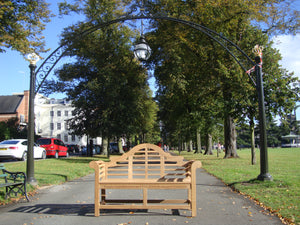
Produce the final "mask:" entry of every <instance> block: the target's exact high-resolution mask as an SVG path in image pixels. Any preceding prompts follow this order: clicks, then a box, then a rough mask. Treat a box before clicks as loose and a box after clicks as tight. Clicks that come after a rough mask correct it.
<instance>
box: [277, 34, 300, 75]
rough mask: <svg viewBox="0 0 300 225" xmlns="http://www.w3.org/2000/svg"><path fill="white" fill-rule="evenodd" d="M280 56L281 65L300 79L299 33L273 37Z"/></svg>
mask: <svg viewBox="0 0 300 225" xmlns="http://www.w3.org/2000/svg"><path fill="white" fill-rule="evenodd" d="M273 41H274V47H275V48H277V49H278V50H279V51H280V53H281V56H282V60H281V65H282V67H283V68H286V69H287V70H288V71H290V72H294V73H295V76H297V77H299V79H300V34H297V35H296V36H292V35H280V36H277V37H275V38H274V39H273Z"/></svg>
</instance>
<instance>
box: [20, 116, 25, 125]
mask: <svg viewBox="0 0 300 225" xmlns="http://www.w3.org/2000/svg"><path fill="white" fill-rule="evenodd" d="M20 123H25V116H24V115H20Z"/></svg>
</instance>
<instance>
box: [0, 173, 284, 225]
mask: <svg viewBox="0 0 300 225" xmlns="http://www.w3.org/2000/svg"><path fill="white" fill-rule="evenodd" d="M108 194H110V195H111V196H116V197H117V195H123V196H124V195H126V196H129V197H130V195H135V196H137V195H139V193H136V191H135V192H132V190H111V191H109V192H108ZM152 194H153V196H158V195H164V196H166V195H170V196H171V197H172V195H177V194H179V193H177V192H176V191H175V192H174V193H173V191H167V193H162V192H161V190H153V193H152ZM93 198H94V176H93V175H89V176H86V177H83V178H80V179H77V180H75V181H70V182H67V183H65V184H62V185H57V186H52V187H48V188H44V189H41V190H39V191H38V194H37V195H35V196H34V197H31V202H29V203H27V202H25V201H24V202H19V203H17V204H11V205H8V206H1V207H0V224H1V225H77V224H82V225H86V224H88V225H94V224H95V225H96V224H97V225H99V224H100V225H118V224H128V225H129V224H130V225H145V224H148V225H160V224H162V225H173V224H176V225H177V224H180V225H183V224H193V225H196V224H197V225H199V224H201V225H210V224H211V225H218V224H220V225H227V224H228V225H234V224H236V225H245V224H253V225H254V224H255V225H258V224H259V225H273V224H274V225H275V224H276V225H277V224H278V225H279V224H282V223H281V221H280V220H279V219H278V218H277V217H276V216H270V215H267V214H266V213H264V211H263V208H261V207H259V206H257V205H256V204H255V203H254V202H253V201H251V200H249V199H247V198H245V197H244V196H242V195H239V194H237V193H235V192H233V191H232V190H231V189H230V188H229V187H227V186H225V185H224V184H223V183H222V182H221V181H219V180H218V179H216V178H215V177H213V176H211V175H209V174H207V173H206V172H205V171H204V170H202V169H199V170H197V208H198V212H197V217H194V218H191V217H190V215H191V213H190V211H185V210H179V215H172V212H171V210H149V211H148V212H146V211H128V210H127V211H126V210H113V211H112V210H110V211H108V210H106V211H101V215H100V217H94V205H93Z"/></svg>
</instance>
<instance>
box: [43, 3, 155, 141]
mask: <svg viewBox="0 0 300 225" xmlns="http://www.w3.org/2000/svg"><path fill="white" fill-rule="evenodd" d="M120 4H121V1H113V2H112V1H103V2H102V4H101V5H98V6H99V7H96V6H95V7H94V6H93V2H90V3H88V4H86V5H84V6H83V8H82V9H80V8H76V10H79V11H80V10H82V11H83V12H84V13H86V16H87V17H88V18H90V19H94V21H93V23H97V22H101V21H103V20H104V19H106V20H107V19H108V18H106V17H107V16H109V18H110V19H112V18H114V17H115V16H116V15H117V14H120V13H121V10H120V8H119V6H120ZM66 7H67V6H66ZM68 7H69V6H68ZM71 9H72V10H73V8H71ZM99 15H103V16H100V17H99ZM93 25H94V24H91V23H88V24H82V23H78V24H76V25H74V26H72V27H68V28H66V29H65V31H64V33H63V39H62V43H65V44H66V45H67V46H68V48H67V55H68V56H73V57H75V58H76V60H75V62H73V63H69V64H65V65H63V67H62V68H60V69H59V70H57V71H56V75H57V78H58V80H52V81H49V82H48V83H47V84H46V85H45V86H47V87H50V86H51V87H52V89H49V88H47V89H46V90H45V91H47V92H49V91H50V92H52V91H61V92H65V93H66V94H67V96H68V98H69V99H70V100H72V102H73V105H74V106H75V111H74V112H75V116H74V118H73V119H71V120H70V121H69V124H70V127H71V129H72V130H73V132H74V133H76V134H77V135H78V134H79V135H82V134H87V135H89V136H90V137H96V136H102V138H103V140H107V139H108V140H109V139H111V138H119V137H122V136H128V137H130V136H131V135H134V134H143V135H145V134H146V133H147V132H148V131H149V130H150V131H152V128H154V124H155V121H156V112H157V106H156V104H155V102H154V101H153V100H152V92H151V91H150V89H149V87H148V83H147V76H146V69H145V68H144V67H142V66H141V64H140V62H138V61H137V60H136V59H134V57H133V53H132V51H131V46H132V43H131V38H132V36H133V35H134V32H132V30H131V29H130V28H129V27H127V26H125V25H123V24H113V25H110V26H109V27H105V28H102V29H101V30H98V31H95V32H93V33H91V34H89V35H86V36H84V37H82V38H80V39H78V38H77V37H78V34H80V33H81V32H82V31H84V30H86V29H88V28H90V27H92V26H93ZM50 84H51V85H50Z"/></svg>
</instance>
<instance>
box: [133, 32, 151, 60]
mask: <svg viewBox="0 0 300 225" xmlns="http://www.w3.org/2000/svg"><path fill="white" fill-rule="evenodd" d="M150 55H151V48H150V47H149V45H148V43H147V42H146V40H145V37H144V36H143V35H142V36H141V37H140V39H139V41H138V43H137V44H136V45H135V46H134V56H135V57H136V58H138V59H139V60H140V61H146V60H147V59H149V57H150Z"/></svg>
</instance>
